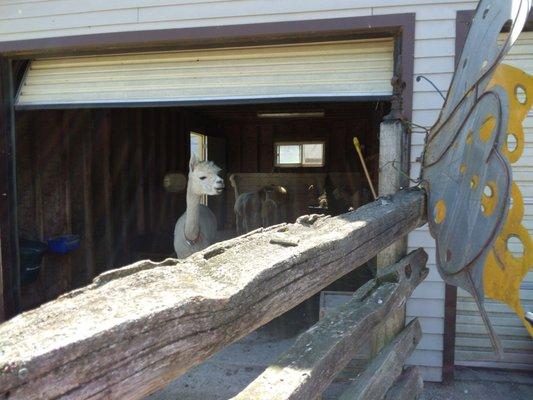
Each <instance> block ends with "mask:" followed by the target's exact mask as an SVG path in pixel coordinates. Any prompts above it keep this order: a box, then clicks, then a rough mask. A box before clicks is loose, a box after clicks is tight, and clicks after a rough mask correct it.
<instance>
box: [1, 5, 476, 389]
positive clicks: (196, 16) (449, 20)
mask: <svg viewBox="0 0 533 400" xmlns="http://www.w3.org/2000/svg"><path fill="white" fill-rule="evenodd" d="M169 4H171V5H172V6H171V7H169ZM476 4H477V1H471V0H438V1H436V0H290V1H287V0H269V1H260V0H178V1H173V2H171V1H168V0H159V1H158V0H93V1H90V2H88V1H87V2H79V1H77V0H46V1H28V0H9V1H4V2H2V6H0V41H12V40H23V39H33V38H42V37H56V36H70V35H86V34H91V33H104V32H125V31H138V30H149V29H175V28H190V27H201V26H222V25H234V24H254V23H262V22H279V21H298V20H309V19H325V18H346V17H358V16H370V15H387V14H397V13H416V27H415V54H414V76H413V77H406V78H405V79H414V78H415V77H416V76H417V75H419V74H423V75H425V76H427V77H428V78H430V79H431V80H432V81H433V82H435V84H436V85H437V86H438V87H439V88H440V89H442V90H443V91H444V94H446V90H447V88H448V86H449V84H450V81H451V78H452V75H453V71H454V57H455V19H456V14H457V11H458V10H471V9H474V8H475V6H476ZM413 84H414V94H413V122H414V123H416V124H419V125H424V126H427V127H430V126H431V125H432V124H433V123H434V122H435V121H436V119H437V117H438V114H439V110H440V108H441V106H442V100H441V99H440V96H439V95H438V94H437V93H435V91H434V90H433V88H432V87H431V86H429V84H428V83H427V82H424V81H421V82H416V81H414V82H413ZM423 143H424V135H423V133H422V132H420V130H417V129H415V131H414V132H413V134H412V136H411V145H412V147H411V160H412V164H411V176H412V177H413V178H414V179H416V178H418V176H419V171H420V167H419V164H418V163H417V162H416V161H415V160H416V159H417V157H418V156H420V154H421V151H422V147H423ZM419 246H424V247H425V249H426V251H427V252H428V254H429V262H428V266H429V268H430V273H429V276H428V277H427V279H426V281H425V282H423V283H422V284H421V285H420V287H419V288H417V290H416V291H415V292H414V293H413V295H412V297H411V299H410V300H409V301H408V304H407V315H408V318H413V317H419V319H420V322H421V324H422V331H423V333H424V336H425V338H426V339H424V341H423V342H422V343H420V344H419V346H418V348H417V350H415V353H414V354H413V356H412V357H411V359H410V363H411V364H418V365H419V366H420V368H421V370H422V373H423V376H424V379H425V380H432V381H439V380H441V374H442V334H443V331H444V319H443V316H444V283H443V282H442V280H441V279H440V277H439V274H438V272H437V270H436V266H435V245H434V241H433V239H432V238H431V236H430V235H429V232H428V229H427V226H425V227H423V228H420V229H418V230H417V231H415V232H413V234H411V235H409V249H410V250H412V249H414V248H416V247H419Z"/></svg>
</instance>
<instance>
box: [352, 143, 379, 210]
mask: <svg viewBox="0 0 533 400" xmlns="http://www.w3.org/2000/svg"><path fill="white" fill-rule="evenodd" d="M353 145H354V147H355V151H357V154H358V155H359V159H360V160H361V165H362V166H363V170H364V171H365V175H366V179H367V180H368V186H370V190H371V191H372V196H374V200H376V199H377V198H378V195H377V194H376V189H374V185H373V184H372V180H371V179H370V174H369V173H368V169H367V168H366V163H365V159H364V158H363V152H362V151H361V144H360V143H359V139H357V137H354V138H353Z"/></svg>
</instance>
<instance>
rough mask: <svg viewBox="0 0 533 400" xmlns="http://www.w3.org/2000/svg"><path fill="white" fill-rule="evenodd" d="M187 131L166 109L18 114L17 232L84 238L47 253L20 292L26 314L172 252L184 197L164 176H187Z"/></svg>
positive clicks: (179, 116) (38, 236)
mask: <svg viewBox="0 0 533 400" xmlns="http://www.w3.org/2000/svg"><path fill="white" fill-rule="evenodd" d="M188 130H189V128H188V126H187V118H185V117H184V116H183V115H182V113H180V112H178V111H176V110H172V109H167V108H160V109H116V110H46V111H26V112H20V113H18V114H17V139H18V148H17V157H18V170H17V174H18V194H19V209H18V218H19V224H20V225H19V226H20V233H21V236H24V237H26V238H31V239H38V240H46V239H47V238H51V237H54V236H57V235H62V234H68V233H75V234H79V235H80V236H81V239H82V245H81V248H80V249H78V250H75V251H73V252H72V253H70V254H67V255H57V254H51V253H47V254H46V255H45V257H44V259H43V264H42V270H41V273H40V275H39V278H38V280H37V282H35V283H33V284H29V285H26V286H24V287H23V299H24V300H23V306H24V308H31V307H34V306H36V305H38V304H40V303H42V302H44V301H47V300H50V299H52V298H54V297H56V296H57V295H59V294H61V293H64V292H65V291H67V290H70V289H72V288H75V287H78V286H81V285H83V284H86V283H88V282H89V281H90V280H91V279H92V278H93V277H94V275H95V274H98V273H100V272H103V271H105V270H107V269H109V268H112V267H118V266H121V265H124V264H126V263H129V262H132V261H134V260H135V259H136V258H137V257H138V255H139V254H147V253H150V252H160V253H163V252H168V254H171V253H172V229H173V226H174V224H175V222H176V219H177V218H178V216H179V215H180V214H181V213H182V212H183V211H184V208H185V201H184V195H183V194H170V193H167V192H165V191H164V190H163V185H162V182H163V177H164V175H165V173H167V172H170V171H182V172H185V171H186V168H187V159H188V142H187V139H188V135H187V134H188ZM154 244H158V245H159V248H154V247H153V245H154Z"/></svg>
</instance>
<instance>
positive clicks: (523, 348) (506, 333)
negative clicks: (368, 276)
mask: <svg viewBox="0 0 533 400" xmlns="http://www.w3.org/2000/svg"><path fill="white" fill-rule="evenodd" d="M503 62H504V63H506V64H510V65H512V66H515V67H517V68H520V69H523V70H524V71H526V72H527V73H529V74H533V32H523V33H522V34H521V35H520V37H519V38H518V41H517V42H516V43H515V45H514V46H513V48H512V49H511V51H510V53H509V54H508V55H507V57H506V58H505V60H504V61H503ZM524 135H525V148H524V153H523V155H522V157H521V158H520V159H519V160H518V162H517V163H516V164H513V179H514V180H515V181H516V183H517V184H518V186H519V187H520V190H521V191H522V195H523V196H524V204H525V207H524V220H523V223H524V225H525V227H526V228H527V229H528V231H529V234H530V235H531V234H533V113H532V112H531V111H530V113H529V115H528V117H527V118H526V119H525V121H524ZM511 250H512V249H511ZM520 298H521V299H522V306H523V307H524V309H525V310H526V311H533V271H532V272H529V274H528V275H526V278H525V279H524V281H523V282H522V285H521V287H520ZM485 305H486V308H487V312H488V314H489V318H490V320H491V322H492V324H493V325H494V328H495V330H496V333H497V334H498V335H499V336H500V339H501V341H502V346H503V348H504V351H505V352H506V353H507V354H505V356H504V358H503V360H501V361H494V352H493V350H492V346H491V344H490V340H489V337H488V335H487V332H486V329H485V326H484V325H483V322H482V321H481V317H480V316H479V313H478V312H477V308H476V305H475V302H474V299H473V298H472V297H471V296H470V295H469V294H468V293H467V292H465V291H464V290H459V291H458V297H457V321H456V323H457V329H456V339H455V340H456V343H455V361H456V364H457V365H466V366H483V367H494V368H513V369H527V370H533V340H532V339H531V336H530V335H529V333H528V332H527V330H526V328H525V327H524V326H523V325H522V322H521V321H520V319H519V318H518V317H517V316H516V315H515V314H514V312H512V311H511V310H510V309H509V307H507V305H505V304H503V303H500V302H497V301H492V300H486V301H485Z"/></svg>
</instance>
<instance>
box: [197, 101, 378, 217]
mask: <svg viewBox="0 0 533 400" xmlns="http://www.w3.org/2000/svg"><path fill="white" fill-rule="evenodd" d="M270 107H271V108H272V109H273V110H283V106H280V105H271V106H270ZM284 107H289V109H291V108H292V109H298V108H303V109H304V110H305V109H306V108H311V109H316V108H321V105H307V106H306V105H305V104H302V105H285V106H284ZM258 109H261V108H254V107H251V106H248V107H226V108H222V107H221V108H219V109H211V110H206V111H205V112H204V115H206V116H207V117H208V118H209V119H210V120H211V121H212V126H211V128H210V131H211V133H212V134H213V135H216V136H220V137H223V138H224V139H225V142H226V149H227V160H226V163H227V164H226V165H227V173H228V176H229V175H230V174H232V173H272V172H275V173H278V172H279V173H331V172H340V173H350V172H354V173H356V174H355V175H356V176H363V175H362V174H363V173H362V168H361V164H360V161H359V159H358V158H357V155H356V153H355V149H354V147H353V142H352V140H353V137H354V136H357V137H358V138H359V140H360V141H361V144H362V147H363V152H364V154H365V158H366V161H367V165H368V168H369V171H370V175H371V178H372V181H373V182H374V185H375V187H377V183H378V174H379V171H378V162H379V157H378V154H379V142H378V137H379V124H380V123H381V121H382V119H383V116H384V115H385V114H386V113H387V112H388V104H387V103H378V104H376V103H346V104H342V103H341V104H336V105H334V106H330V105H327V107H326V116H325V117H323V118H294V119H293V118H278V119H268V118H257V117H256V112H257V110H258ZM263 109H265V107H263ZM267 109H268V108H267ZM284 141H285V142H287V141H324V142H325V146H326V160H325V161H326V162H325V166H324V167H323V168H276V167H275V166H274V158H275V154H274V144H275V143H276V142H284ZM228 185H229V183H228ZM361 185H363V186H367V184H366V181H364V180H357V181H354V182H346V186H347V187H348V188H349V189H350V190H351V191H352V192H355V191H356V190H358V189H359V188H360V186H361ZM228 187H229V186H228ZM229 189H230V190H229V191H227V192H226V194H225V196H226V205H227V209H226V214H227V215H226V221H227V223H228V224H229V225H232V224H233V223H234V216H233V205H234V203H235V196H234V193H233V190H232V189H231V187H229Z"/></svg>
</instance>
